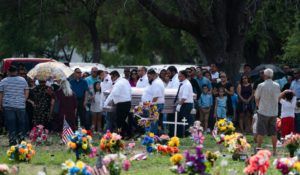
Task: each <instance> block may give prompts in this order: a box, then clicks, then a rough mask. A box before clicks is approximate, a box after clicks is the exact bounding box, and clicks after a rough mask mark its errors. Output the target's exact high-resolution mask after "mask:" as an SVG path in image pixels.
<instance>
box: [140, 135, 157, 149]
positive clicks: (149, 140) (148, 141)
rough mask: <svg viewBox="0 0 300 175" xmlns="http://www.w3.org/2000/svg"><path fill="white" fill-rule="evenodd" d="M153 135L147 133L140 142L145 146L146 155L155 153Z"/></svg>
mask: <svg viewBox="0 0 300 175" xmlns="http://www.w3.org/2000/svg"><path fill="white" fill-rule="evenodd" d="M154 137H155V135H154V134H153V133H147V134H146V135H145V137H144V139H143V141H142V145H144V146H146V151H147V153H150V154H151V153H153V152H155V151H156V149H157V148H156V146H155V139H154Z"/></svg>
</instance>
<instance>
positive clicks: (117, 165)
mask: <svg viewBox="0 0 300 175" xmlns="http://www.w3.org/2000/svg"><path fill="white" fill-rule="evenodd" d="M102 163H103V165H104V166H105V167H107V169H108V170H109V174H110V175H120V174H121V171H122V169H123V170H124V171H128V170H129V168H130V166H131V164H130V161H129V160H127V159H126V156H124V155H123V154H108V155H106V156H105V157H104V158H103V160H102Z"/></svg>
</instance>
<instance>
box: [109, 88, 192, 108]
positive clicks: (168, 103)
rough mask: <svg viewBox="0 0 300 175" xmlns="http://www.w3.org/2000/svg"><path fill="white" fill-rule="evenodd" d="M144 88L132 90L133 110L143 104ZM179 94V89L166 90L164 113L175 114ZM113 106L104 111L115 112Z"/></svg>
mask: <svg viewBox="0 0 300 175" xmlns="http://www.w3.org/2000/svg"><path fill="white" fill-rule="evenodd" d="M143 92H144V88H135V87H133V88H132V94H131V96H132V99H131V110H133V108H134V107H135V106H137V105H139V103H140V102H141V97H142V95H143ZM176 93H177V89H165V105H164V110H163V113H167V114H170V113H175V106H176V104H174V99H175V96H176ZM104 94H105V95H107V96H108V95H109V92H104ZM195 98H196V94H194V99H195ZM113 108H114V107H113V104H112V106H110V107H109V108H104V111H107V112H110V111H112V110H113Z"/></svg>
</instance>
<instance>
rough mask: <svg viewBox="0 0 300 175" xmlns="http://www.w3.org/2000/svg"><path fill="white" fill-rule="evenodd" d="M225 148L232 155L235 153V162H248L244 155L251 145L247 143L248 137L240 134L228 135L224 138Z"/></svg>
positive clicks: (233, 156)
mask: <svg viewBox="0 0 300 175" xmlns="http://www.w3.org/2000/svg"><path fill="white" fill-rule="evenodd" d="M224 146H225V147H226V148H227V150H228V151H229V152H230V153H233V155H232V158H233V160H246V158H247V155H246V154H244V153H245V152H246V151H247V150H249V149H250V144H249V143H248V142H247V139H246V137H244V136H243V135H242V134H240V133H234V134H231V135H226V136H225V137H224Z"/></svg>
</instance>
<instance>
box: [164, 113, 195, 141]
mask: <svg viewBox="0 0 300 175" xmlns="http://www.w3.org/2000/svg"><path fill="white" fill-rule="evenodd" d="M177 114H178V112H175V120H174V122H170V121H164V122H163V123H164V124H172V125H174V136H176V134H177V125H183V126H186V125H189V124H188V123H186V121H187V119H186V118H185V117H184V118H183V119H182V122H177V118H178V117H177Z"/></svg>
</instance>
